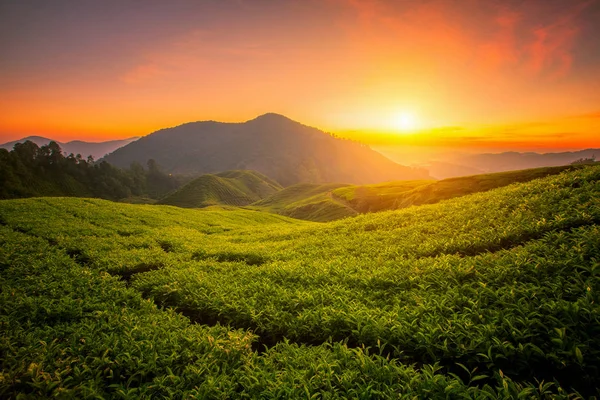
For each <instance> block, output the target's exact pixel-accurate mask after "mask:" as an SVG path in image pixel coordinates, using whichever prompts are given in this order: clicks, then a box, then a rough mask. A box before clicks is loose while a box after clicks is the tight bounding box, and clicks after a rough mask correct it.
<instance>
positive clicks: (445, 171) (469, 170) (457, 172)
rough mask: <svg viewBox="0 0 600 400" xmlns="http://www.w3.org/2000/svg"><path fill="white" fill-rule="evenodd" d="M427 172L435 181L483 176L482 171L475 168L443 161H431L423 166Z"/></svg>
mask: <svg viewBox="0 0 600 400" xmlns="http://www.w3.org/2000/svg"><path fill="white" fill-rule="evenodd" d="M423 167H424V168H426V169H427V170H428V171H429V175H431V176H432V177H434V178H435V179H446V178H454V177H457V176H469V175H478V174H483V173H484V171H482V170H481V169H478V168H475V167H469V166H465V165H458V164H453V163H449V162H443V161H431V162H429V163H427V164H426V165H424V166H423Z"/></svg>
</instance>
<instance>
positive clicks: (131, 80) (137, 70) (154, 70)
mask: <svg viewBox="0 0 600 400" xmlns="http://www.w3.org/2000/svg"><path fill="white" fill-rule="evenodd" d="M163 74H164V71H163V70H161V69H160V68H159V67H158V66H157V65H156V64H154V63H146V64H140V65H137V66H136V67H134V68H132V69H130V70H129V71H127V72H126V73H125V74H123V75H122V76H121V77H120V78H121V80H122V81H123V82H125V83H128V84H132V85H135V84H141V83H146V82H148V81H150V80H152V79H154V78H156V77H158V76H160V75H163Z"/></svg>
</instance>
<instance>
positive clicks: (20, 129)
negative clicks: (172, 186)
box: [0, 0, 600, 150]
mask: <svg viewBox="0 0 600 400" xmlns="http://www.w3.org/2000/svg"><path fill="white" fill-rule="evenodd" d="M136 4H137V5H136ZM139 4H142V6H140V5H139ZM598 37H600V1H593V0H590V1H587V0H586V1H575V0H573V1H566V0H530V1H516V0H515V1H511V0H506V1H495V0H460V1H459V0H423V1H419V0H397V1H382V0H381V1H378V0H326V1H317V0H306V1H291V0H290V1H277V2H276V1H268V0H252V1H250V0H230V1H229V0H223V1H212V0H207V1H203V2H198V1H173V2H164V1H154V0H148V1H145V2H143V3H133V2H122V1H107V2H95V1H87V0H82V1H75V0H73V1H60V0H58V1H53V2H46V1H43V0H39V1H19V2H2V3H0V51H1V52H2V54H3V56H2V57H1V58H0V142H6V141H9V140H14V139H18V138H21V137H24V136H28V135H40V136H46V137H51V138H54V139H57V140H60V141H68V140H72V139H82V140H88V141H98V140H107V139H115V138H125V137H129V136H134V135H145V134H148V133H150V132H152V131H155V130H157V129H160V128H164V127H168V126H174V125H179V124H181V123H184V122H189V121H197V120H207V119H212V120H218V121H244V120H248V119H251V118H254V117H255V116H257V115H259V114H263V113H266V112H277V113H280V114H284V115H286V116H288V117H290V118H292V119H295V120H297V121H300V122H302V123H305V124H307V125H312V126H316V127H319V128H322V129H324V130H327V131H331V132H335V133H337V134H339V135H341V136H347V137H352V138H356V139H359V140H362V141H365V142H367V143H369V144H373V145H382V144H386V145H388V144H400V145H402V144H407V145H422V146H451V147H470V148H481V149H484V148H485V149H490V148H493V149H517V150H518V149H523V150H525V149H550V150H552V149H575V148H585V147H600V139H598V138H599V137H600V135H599V132H600V78H599V77H600V40H598V39H597V38H598ZM407 121H408V122H407Z"/></svg>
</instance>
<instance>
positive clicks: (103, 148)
mask: <svg viewBox="0 0 600 400" xmlns="http://www.w3.org/2000/svg"><path fill="white" fill-rule="evenodd" d="M138 139H139V137H132V138H129V139H122V140H109V141H106V142H84V141H81V140H73V141H70V142H66V143H61V142H59V141H56V140H54V141H55V142H56V143H58V145H59V146H60V147H61V149H62V150H63V151H64V152H65V153H67V154H71V153H73V154H75V155H77V154H81V155H82V156H83V157H84V158H87V156H90V155H91V156H92V157H94V159H96V160H97V159H99V158H101V157H103V156H105V155H106V154H108V153H111V152H113V151H115V150H116V149H118V148H119V147H123V146H125V145H126V144H129V143H131V142H133V141H135V140H138ZM27 140H29V141H31V142H33V143H35V144H37V145H38V146H40V147H41V146H43V145H45V144H48V143H50V142H52V141H53V139H48V138H45V137H41V136H29V137H26V138H23V139H19V140H14V141H12V142H8V143H4V144H0V148H2V149H6V150H9V151H10V150H12V149H13V147H14V145H15V144H17V143H23V142H25V141H27Z"/></svg>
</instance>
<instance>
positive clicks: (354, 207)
mask: <svg viewBox="0 0 600 400" xmlns="http://www.w3.org/2000/svg"><path fill="white" fill-rule="evenodd" d="M576 168H578V167H575V166H562V167H548V168H536V169H530V170H523V171H510V172H500V173H495V174H484V175H473V176H466V177H460V178H449V179H444V180H441V181H431V180H417V181H397V182H385V183H379V184H374V185H342V184H330V185H313V184H298V185H294V186H290V187H288V188H285V189H284V190H282V191H280V192H277V193H275V194H273V195H271V196H269V197H267V198H266V199H264V200H261V201H259V202H256V203H254V204H252V208H255V209H258V210H262V211H268V212H274V213H277V214H281V215H286V216H289V217H293V218H298V219H304V220H309V221H317V222H327V221H333V220H336V219H341V218H345V217H351V216H355V215H358V214H364V213H370V212H379V211H386V210H396V209H399V208H406V207H410V206H418V205H422V204H434V203H437V202H440V201H442V200H448V199H451V198H454V197H460V196H465V195H467V194H472V193H477V192H484V191H487V190H491V189H495V188H499V187H503V186H507V185H510V184H513V183H520V182H528V181H531V180H533V179H538V178H542V177H546V176H549V175H555V174H558V173H560V172H563V171H567V170H572V169H576Z"/></svg>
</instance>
